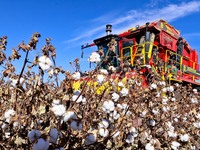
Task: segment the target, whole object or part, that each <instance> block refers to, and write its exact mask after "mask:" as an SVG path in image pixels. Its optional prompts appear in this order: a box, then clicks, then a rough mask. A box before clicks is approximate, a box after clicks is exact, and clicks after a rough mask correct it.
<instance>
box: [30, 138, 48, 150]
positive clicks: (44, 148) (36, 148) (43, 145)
mask: <svg viewBox="0 0 200 150" xmlns="http://www.w3.org/2000/svg"><path fill="white" fill-rule="evenodd" d="M48 148H49V141H48V140H44V139H43V138H39V139H38V140H37V142H36V143H34V145H33V150H48Z"/></svg>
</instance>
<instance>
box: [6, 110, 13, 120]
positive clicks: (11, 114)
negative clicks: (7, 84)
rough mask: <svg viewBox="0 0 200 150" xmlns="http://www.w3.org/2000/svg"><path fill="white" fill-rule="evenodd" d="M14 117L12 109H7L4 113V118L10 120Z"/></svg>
mask: <svg viewBox="0 0 200 150" xmlns="http://www.w3.org/2000/svg"><path fill="white" fill-rule="evenodd" d="M14 115H15V111H14V110H13V109H9V110H7V111H6V112H5V113H4V118H6V119H7V118H10V117H11V116H14Z"/></svg>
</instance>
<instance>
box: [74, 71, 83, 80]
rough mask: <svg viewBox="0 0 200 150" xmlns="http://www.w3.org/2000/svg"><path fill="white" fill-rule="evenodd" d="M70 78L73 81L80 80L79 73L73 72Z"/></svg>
mask: <svg viewBox="0 0 200 150" xmlns="http://www.w3.org/2000/svg"><path fill="white" fill-rule="evenodd" d="M72 78H73V79H74V80H79V79H80V78H81V74H80V72H74V73H73V74H72Z"/></svg>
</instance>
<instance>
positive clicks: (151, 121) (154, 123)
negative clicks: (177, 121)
mask: <svg viewBox="0 0 200 150" xmlns="http://www.w3.org/2000/svg"><path fill="white" fill-rule="evenodd" d="M147 124H148V125H150V126H152V127H154V126H155V125H156V121H155V120H153V119H150V120H148V121H147Z"/></svg>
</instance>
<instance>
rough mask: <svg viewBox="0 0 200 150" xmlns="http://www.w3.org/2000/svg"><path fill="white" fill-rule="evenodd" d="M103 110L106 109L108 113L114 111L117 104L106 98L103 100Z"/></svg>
mask: <svg viewBox="0 0 200 150" xmlns="http://www.w3.org/2000/svg"><path fill="white" fill-rule="evenodd" d="M102 109H103V111H105V112H106V113H110V112H111V111H113V110H114V109H115V105H114V102H113V101H111V100H106V101H104V102H103V106H102Z"/></svg>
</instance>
